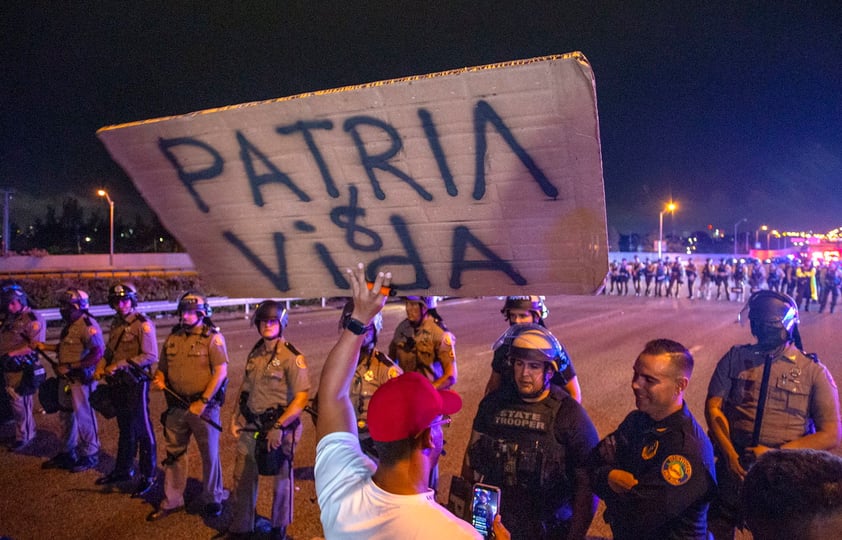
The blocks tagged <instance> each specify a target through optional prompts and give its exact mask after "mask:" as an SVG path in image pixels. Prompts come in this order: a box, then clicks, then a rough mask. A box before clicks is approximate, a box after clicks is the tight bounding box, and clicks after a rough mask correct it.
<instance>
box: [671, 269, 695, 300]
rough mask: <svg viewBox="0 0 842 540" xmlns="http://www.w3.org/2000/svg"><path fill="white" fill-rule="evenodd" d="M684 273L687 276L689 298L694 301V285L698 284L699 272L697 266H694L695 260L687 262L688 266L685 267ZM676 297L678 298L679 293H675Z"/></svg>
mask: <svg viewBox="0 0 842 540" xmlns="http://www.w3.org/2000/svg"><path fill="white" fill-rule="evenodd" d="M684 273H685V275H686V276H687V298H689V299H691V300H692V299H693V285H694V284H695V283H696V276H697V275H698V271H697V270H696V265H695V264H693V259H689V260H688V261H687V266H685V267H684ZM675 296H676V297H677V296H678V291H675Z"/></svg>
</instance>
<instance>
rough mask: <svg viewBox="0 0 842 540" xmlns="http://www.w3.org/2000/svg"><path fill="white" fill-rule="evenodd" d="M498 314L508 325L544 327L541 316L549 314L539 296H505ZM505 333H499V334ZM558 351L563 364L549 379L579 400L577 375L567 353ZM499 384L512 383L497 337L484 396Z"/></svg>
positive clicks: (505, 354) (562, 350)
mask: <svg viewBox="0 0 842 540" xmlns="http://www.w3.org/2000/svg"><path fill="white" fill-rule="evenodd" d="M500 313H502V314H503V316H504V317H505V319H506V322H508V323H509V326H514V325H516V324H539V325H541V326H543V327H544V328H546V327H547V325H546V324H545V323H544V319H545V318H547V317H548V316H549V314H550V310H549V309H547V305H546V303H545V301H544V297H543V296H507V297H506V302H505V303H504V304H503V309H501V310H500ZM505 335H506V334H505V333H503V336H505ZM503 336H501V338H502V337H503ZM497 345H502V346H497ZM561 352H562V354H563V355H564V357H565V359H566V360H565V361H564V362H562V364H564V365H566V366H567V367H565V368H564V369H563V370H562V371H556V372H555V373H554V374H553V379H552V381H551V382H552V383H553V384H555V385H556V386H560V387H562V388H564V389H565V390H566V391H567V393H568V394H570V395H571V396H573V399H575V400H576V401H578V402H579V403H581V402H582V389H581V388H580V387H579V378H578V377H577V376H576V370H575V369H574V368H573V362H571V361H570V355H568V354H567V351H566V350H565V349H564V347H563V346H562V347H561ZM501 384H513V381H512V366H511V364H510V363H509V357H508V354H507V351H506V347H505V345H504V344H501V343H499V339H498V342H497V344H496V345H495V346H494V358H493V359H492V360H491V375H490V376H489V378H488V383H487V384H486V385H485V395H488V394H490V393H491V392H493V391H494V390H497V389H498V388H499V387H500V385H501Z"/></svg>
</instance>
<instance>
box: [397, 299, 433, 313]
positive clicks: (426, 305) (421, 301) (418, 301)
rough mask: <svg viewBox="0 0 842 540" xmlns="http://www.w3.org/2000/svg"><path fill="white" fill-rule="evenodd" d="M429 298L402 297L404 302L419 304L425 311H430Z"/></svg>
mask: <svg viewBox="0 0 842 540" xmlns="http://www.w3.org/2000/svg"><path fill="white" fill-rule="evenodd" d="M430 298H432V297H430V296H404V297H403V299H404V300H405V301H406V302H415V303H416V304H420V305H421V306H422V307H423V308H424V309H425V310H428V309H430Z"/></svg>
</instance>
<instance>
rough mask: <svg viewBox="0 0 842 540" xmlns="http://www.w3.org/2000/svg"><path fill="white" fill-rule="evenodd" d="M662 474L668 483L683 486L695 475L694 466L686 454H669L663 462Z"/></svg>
mask: <svg viewBox="0 0 842 540" xmlns="http://www.w3.org/2000/svg"><path fill="white" fill-rule="evenodd" d="M661 476H663V477H664V480H666V481H667V483H668V484H672V485H673V486H681V485H684V484H686V483H687V481H688V480H690V477H691V476H693V467H692V466H691V465H690V462H689V461H687V458H685V457H684V456H679V455H678V454H672V455H671V456H667V459H665V460H664V462H663V463H662V464H661Z"/></svg>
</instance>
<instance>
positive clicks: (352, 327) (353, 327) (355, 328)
mask: <svg viewBox="0 0 842 540" xmlns="http://www.w3.org/2000/svg"><path fill="white" fill-rule="evenodd" d="M345 328H347V329H348V331H349V332H351V333H352V334H356V335H358V336H361V335H363V334H365V333H366V332H368V331H369V330H371V325H370V324H363V323H362V322H361V321H358V320H357V319H354V318H351V319H348V322H347V323H345Z"/></svg>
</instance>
